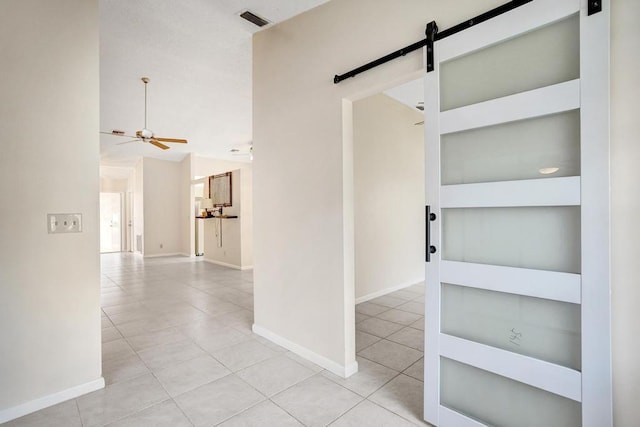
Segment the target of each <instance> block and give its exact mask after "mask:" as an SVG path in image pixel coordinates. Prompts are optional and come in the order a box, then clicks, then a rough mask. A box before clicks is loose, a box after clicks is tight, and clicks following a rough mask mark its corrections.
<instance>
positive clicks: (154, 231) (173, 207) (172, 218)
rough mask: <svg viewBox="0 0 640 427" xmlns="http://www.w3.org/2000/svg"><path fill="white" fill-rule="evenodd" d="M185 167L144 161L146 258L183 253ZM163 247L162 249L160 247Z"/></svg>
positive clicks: (178, 164) (148, 158)
mask: <svg viewBox="0 0 640 427" xmlns="http://www.w3.org/2000/svg"><path fill="white" fill-rule="evenodd" d="M181 172H182V165H181V164H180V163H179V162H171V161H166V160H159V159H154V158H151V157H145V158H144V159H143V188H144V192H143V203H144V238H143V240H144V252H143V254H144V256H145V257H148V256H161V255H171V254H179V253H182V236H181V232H182V223H181V219H184V214H183V212H184V209H185V205H183V204H182V203H181V201H182V192H183V191H188V188H185V189H183V188H182V184H183V181H182V178H181ZM160 246H162V247H160Z"/></svg>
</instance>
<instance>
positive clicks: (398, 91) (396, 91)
mask: <svg viewBox="0 0 640 427" xmlns="http://www.w3.org/2000/svg"><path fill="white" fill-rule="evenodd" d="M384 94H385V95H387V96H390V97H391V98H393V99H395V100H396V101H400V102H401V103H403V104H404V105H406V106H408V107H411V108H413V109H415V110H417V111H422V110H420V109H418V108H416V106H417V105H424V104H423V103H424V78H422V77H420V78H419V79H416V80H411V81H410V82H407V83H404V84H401V85H399V86H396V87H393V88H391V89H387V90H385V91H384Z"/></svg>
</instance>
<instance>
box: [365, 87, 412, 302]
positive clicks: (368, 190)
mask: <svg viewBox="0 0 640 427" xmlns="http://www.w3.org/2000/svg"><path fill="white" fill-rule="evenodd" d="M421 120H423V116H422V114H421V113H420V112H418V111H417V110H414V109H412V108H409V107H407V106H406V105H403V104H401V103H400V102H398V101H395V100H393V99H391V98H390V97H388V96H386V95H383V94H378V95H373V96H370V97H367V98H365V99H362V100H359V101H356V102H354V103H353V147H354V148H353V152H354V153H353V158H354V195H355V204H354V213H355V221H354V223H355V297H356V301H357V302H359V301H363V300H367V299H371V298H372V297H376V296H379V295H382V294H384V293H388V292H390V291H392V290H394V289H397V288H400V287H404V286H409V285H413V284H415V283H418V282H421V281H423V280H424V128H423V127H422V126H415V125H414V124H415V123H416V122H419V121H421Z"/></svg>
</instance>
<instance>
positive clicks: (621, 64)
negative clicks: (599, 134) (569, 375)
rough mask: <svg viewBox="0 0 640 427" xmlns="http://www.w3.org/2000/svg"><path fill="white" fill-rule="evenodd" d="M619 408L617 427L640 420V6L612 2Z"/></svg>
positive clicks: (633, 2)
mask: <svg viewBox="0 0 640 427" xmlns="http://www.w3.org/2000/svg"><path fill="white" fill-rule="evenodd" d="M611 12H612V18H611V207H612V211H611V213H612V236H611V237H612V264H611V267H612V269H611V270H612V313H613V319H612V327H613V409H614V421H615V424H616V425H617V426H631V425H637V424H638V420H640V406H639V405H638V395H640V354H639V353H640V346H639V345H638V342H637V340H636V337H637V336H639V335H640V309H639V307H638V305H639V304H640V286H638V278H639V277H640V263H638V254H639V252H640V251H639V249H638V241H639V240H640V225H639V223H638V213H639V212H640V193H639V192H638V183H640V168H639V167H638V165H639V164H640V137H639V136H638V135H640V129H639V127H638V123H639V120H638V119H639V118H640V82H639V80H638V76H639V75H640V26H639V25H638V17H640V2H638V1H637V0H614V1H612V2H611Z"/></svg>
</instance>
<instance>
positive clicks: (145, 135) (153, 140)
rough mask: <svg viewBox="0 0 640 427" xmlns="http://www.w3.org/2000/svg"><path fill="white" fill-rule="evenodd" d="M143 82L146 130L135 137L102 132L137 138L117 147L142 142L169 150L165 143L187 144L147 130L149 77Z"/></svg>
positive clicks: (114, 133) (118, 132)
mask: <svg viewBox="0 0 640 427" xmlns="http://www.w3.org/2000/svg"><path fill="white" fill-rule="evenodd" d="M141 80H142V82H143V83H144V128H142V130H139V131H137V132H136V134H135V136H133V135H127V134H126V133H125V132H124V131H122V130H116V129H114V130H112V131H111V132H100V133H104V134H106V135H115V136H124V137H127V138H135V139H132V140H131V141H124V142H119V143H118V144H117V145H121V144H127V143H130V142H135V141H140V142H148V143H149V144H152V145H155V146H156V147H158V148H160V149H162V150H168V149H169V146H168V145H164V144H163V142H173V143H178V144H186V143H187V140H186V139H176V138H158V137H156V136H155V135H154V134H153V131H152V130H151V129H149V128H147V83H149V77H142V79H141Z"/></svg>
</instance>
